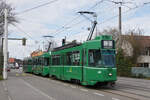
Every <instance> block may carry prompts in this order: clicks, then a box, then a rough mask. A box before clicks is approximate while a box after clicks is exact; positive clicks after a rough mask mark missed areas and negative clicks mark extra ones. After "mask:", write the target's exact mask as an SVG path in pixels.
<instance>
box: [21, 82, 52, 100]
mask: <svg viewBox="0 0 150 100" xmlns="http://www.w3.org/2000/svg"><path fill="white" fill-rule="evenodd" d="M23 81H24V80H23ZM24 83H25V84H26V85H27V86H29V87H30V88H32V89H33V90H35V91H37V92H38V93H40V94H41V95H43V96H45V97H47V98H48V99H50V100H55V99H54V98H53V97H51V96H49V95H47V94H45V93H44V92H42V91H40V90H39V89H37V88H35V87H33V86H32V85H31V84H29V83H27V82H26V81H24Z"/></svg>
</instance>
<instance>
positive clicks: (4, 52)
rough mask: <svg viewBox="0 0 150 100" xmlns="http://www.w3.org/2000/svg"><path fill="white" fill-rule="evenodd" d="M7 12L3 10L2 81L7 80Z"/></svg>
mask: <svg viewBox="0 0 150 100" xmlns="http://www.w3.org/2000/svg"><path fill="white" fill-rule="evenodd" d="M7 14H8V11H7V9H5V10H4V18H5V19H4V21H5V22H4V23H5V25H4V48H3V54H4V67H3V79H7V66H8V22H7V16H8V15H7Z"/></svg>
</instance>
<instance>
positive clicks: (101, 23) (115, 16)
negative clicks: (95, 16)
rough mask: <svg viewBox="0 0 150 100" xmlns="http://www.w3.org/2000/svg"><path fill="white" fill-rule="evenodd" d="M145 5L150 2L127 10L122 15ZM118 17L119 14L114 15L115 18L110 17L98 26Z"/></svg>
mask: <svg viewBox="0 0 150 100" xmlns="http://www.w3.org/2000/svg"><path fill="white" fill-rule="evenodd" d="M146 4H150V2H149V3H143V5H141V6H136V7H134V8H131V9H129V10H127V11H125V12H123V14H125V13H128V12H130V11H132V10H134V9H137V8H139V7H143V6H144V5H146ZM118 16H119V14H117V15H115V16H112V17H110V18H108V19H106V20H105V21H103V22H101V23H99V24H103V23H105V22H108V21H110V20H112V19H114V18H116V17H118Z"/></svg>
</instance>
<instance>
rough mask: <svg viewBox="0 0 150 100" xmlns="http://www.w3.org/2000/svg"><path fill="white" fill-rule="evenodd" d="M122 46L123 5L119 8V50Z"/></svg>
mask: <svg viewBox="0 0 150 100" xmlns="http://www.w3.org/2000/svg"><path fill="white" fill-rule="evenodd" d="M121 45H122V16H121V5H120V7H119V48H121Z"/></svg>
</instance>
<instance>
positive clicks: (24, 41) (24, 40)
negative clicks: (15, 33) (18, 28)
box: [22, 38, 27, 46]
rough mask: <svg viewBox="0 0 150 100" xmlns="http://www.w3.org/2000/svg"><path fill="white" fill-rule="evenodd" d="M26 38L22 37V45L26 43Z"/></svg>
mask: <svg viewBox="0 0 150 100" xmlns="http://www.w3.org/2000/svg"><path fill="white" fill-rule="evenodd" d="M26 40H27V39H26V38H23V39H22V45H23V46H25V45H26Z"/></svg>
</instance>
